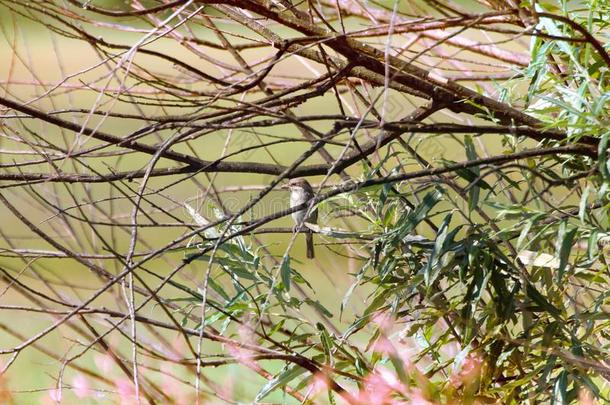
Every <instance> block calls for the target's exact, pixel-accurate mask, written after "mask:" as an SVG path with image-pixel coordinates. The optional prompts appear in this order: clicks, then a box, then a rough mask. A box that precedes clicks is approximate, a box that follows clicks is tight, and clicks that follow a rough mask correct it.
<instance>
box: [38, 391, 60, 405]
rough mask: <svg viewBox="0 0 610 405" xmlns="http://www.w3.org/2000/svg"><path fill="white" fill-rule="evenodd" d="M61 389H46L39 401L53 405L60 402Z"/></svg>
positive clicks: (46, 404)
mask: <svg viewBox="0 0 610 405" xmlns="http://www.w3.org/2000/svg"><path fill="white" fill-rule="evenodd" d="M61 396H62V395H61V389H59V388H53V389H50V390H49V391H47V394H46V395H44V396H43V397H42V399H41V401H40V402H41V403H42V404H43V405H55V404H59V403H60V402H61Z"/></svg>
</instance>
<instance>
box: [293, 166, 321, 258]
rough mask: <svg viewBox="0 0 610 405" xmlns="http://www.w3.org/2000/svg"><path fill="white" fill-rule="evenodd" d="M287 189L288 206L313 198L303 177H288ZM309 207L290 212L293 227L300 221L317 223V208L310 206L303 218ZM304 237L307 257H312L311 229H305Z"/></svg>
mask: <svg viewBox="0 0 610 405" xmlns="http://www.w3.org/2000/svg"><path fill="white" fill-rule="evenodd" d="M288 189H289V190H290V208H292V207H296V206H297V205H301V204H303V203H305V202H307V201H309V200H311V199H312V198H314V194H313V189H312V188H311V185H310V184H309V182H308V181H307V180H305V179H303V178H296V179H290V181H289V182H288ZM308 208H309V207H305V208H303V209H302V210H299V211H295V212H293V213H292V219H293V220H294V223H295V229H296V227H298V226H299V225H300V224H301V223H303V222H307V223H310V224H317V223H318V209H317V208H315V207H314V208H312V210H311V212H310V213H309V216H308V217H307V219H305V214H306V213H307V209H308ZM305 238H306V241H307V258H308V259H313V258H314V256H315V254H314V250H313V233H312V232H311V230H309V229H307V233H306V234H305Z"/></svg>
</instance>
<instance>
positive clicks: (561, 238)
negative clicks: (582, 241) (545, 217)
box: [557, 221, 578, 282]
mask: <svg viewBox="0 0 610 405" xmlns="http://www.w3.org/2000/svg"><path fill="white" fill-rule="evenodd" d="M577 231H578V229H577V228H572V229H568V227H567V223H566V222H565V221H563V222H562V223H561V225H560V226H559V234H558V235H557V244H558V249H557V250H558V252H559V268H558V269H557V281H560V282H561V279H562V277H563V274H564V273H565V270H566V266H567V265H568V259H569V258H570V252H571V251H572V246H573V245H574V238H575V237H576V232H577Z"/></svg>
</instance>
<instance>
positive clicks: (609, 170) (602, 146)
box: [597, 131, 610, 179]
mask: <svg viewBox="0 0 610 405" xmlns="http://www.w3.org/2000/svg"><path fill="white" fill-rule="evenodd" d="M609 138H610V131H609V132H606V133H605V134H604V135H603V136H602V137H601V139H600V140H599V146H598V149H597V155H598V156H599V159H598V162H599V163H598V167H599V172H600V173H601V174H602V176H603V178H604V179H610V161H609V160H608V139H609Z"/></svg>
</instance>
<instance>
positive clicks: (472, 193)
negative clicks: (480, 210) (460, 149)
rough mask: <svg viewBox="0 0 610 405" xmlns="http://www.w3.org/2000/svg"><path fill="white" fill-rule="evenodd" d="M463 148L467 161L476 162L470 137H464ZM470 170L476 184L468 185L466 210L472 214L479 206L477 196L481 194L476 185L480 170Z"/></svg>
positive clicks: (476, 157) (475, 152) (474, 168)
mask: <svg viewBox="0 0 610 405" xmlns="http://www.w3.org/2000/svg"><path fill="white" fill-rule="evenodd" d="M464 146H465V148H466V157H467V158H468V160H476V159H478V158H479V156H478V155H477V151H476V148H475V147H474V143H473V142H472V137H471V136H470V135H466V136H465V137H464ZM470 170H472V172H473V173H474V175H475V176H476V178H475V179H474V181H475V182H476V183H471V184H470V186H469V187H470V189H469V190H468V210H469V211H470V212H472V211H473V210H474V209H475V208H477V207H478V206H479V195H480V193H481V189H480V186H479V185H478V182H479V176H480V174H481V169H479V167H476V166H475V167H473V168H471V169H470Z"/></svg>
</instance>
